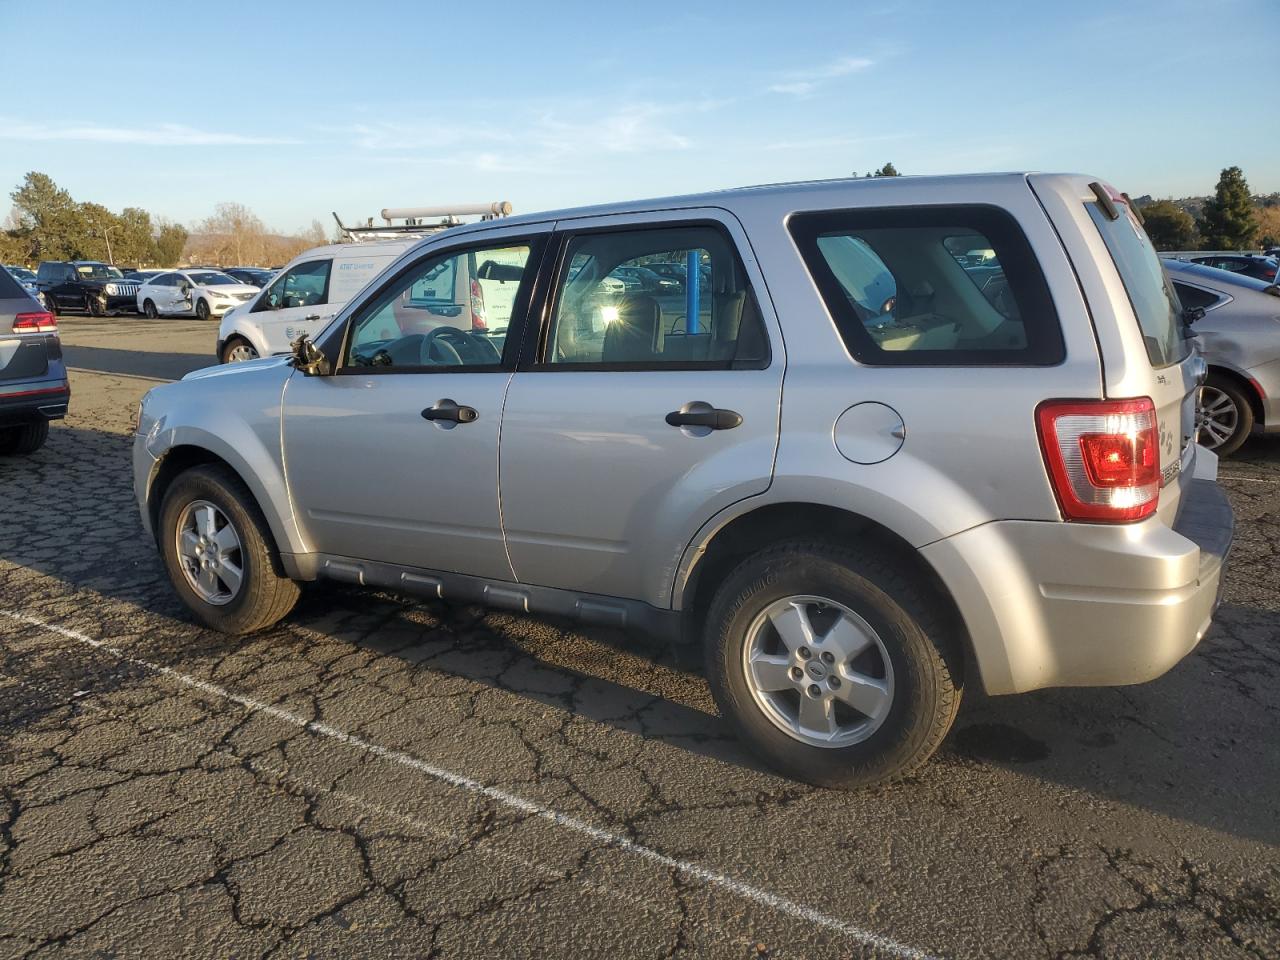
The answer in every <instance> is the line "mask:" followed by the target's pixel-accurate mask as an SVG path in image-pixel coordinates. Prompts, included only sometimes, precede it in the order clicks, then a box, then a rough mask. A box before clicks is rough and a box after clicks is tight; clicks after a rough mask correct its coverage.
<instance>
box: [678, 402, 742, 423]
mask: <svg viewBox="0 0 1280 960" xmlns="http://www.w3.org/2000/svg"><path fill="white" fill-rule="evenodd" d="M667 423H669V424H670V425H671V426H673V427H710V428H711V429H712V430H732V429H733V428H734V427H736V426H738V425H739V424H740V423H742V414H740V413H738V412H737V411H736V410H724V409H722V408H720V407H713V406H711V404H709V403H703V402H702V401H700V400H699V401H695V402H693V403H686V404H685V405H684V406H683V407H681V408H680V409H679V410H672V411H671V412H670V413H668V414H667Z"/></svg>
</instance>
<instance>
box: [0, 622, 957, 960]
mask: <svg viewBox="0 0 1280 960" xmlns="http://www.w3.org/2000/svg"><path fill="white" fill-rule="evenodd" d="M0 616H3V617H7V618H8V619H10V620H13V621H16V622H18V623H25V624H28V625H29V626H33V627H37V628H39V629H41V630H47V631H48V632H50V633H54V634H57V635H58V636H60V637H65V638H66V639H68V640H74V641H76V642H77V643H81V644H84V645H85V646H88V647H92V648H93V649H95V650H98V651H101V652H103V653H107V654H110V655H111V656H113V657H116V658H117V659H119V660H123V661H124V662H126V663H130V664H133V665H134V666H137V667H141V668H143V669H144V670H148V671H150V672H152V673H157V674H160V675H161V676H164V677H166V678H168V679H169V680H172V681H174V682H175V683H178V684H181V685H182V686H185V687H189V688H191V689H193V690H199V691H200V692H201V693H205V694H208V695H210V696H213V697H217V698H219V699H221V700H226V701H228V702H230V703H234V704H236V705H237V706H239V707H241V708H243V709H244V710H247V711H249V712H250V713H261V714H265V715H266V716H269V717H272V718H274V719H276V720H279V721H281V722H283V723H287V724H290V725H292V726H295V727H299V728H301V729H302V730H305V731H306V732H307V733H310V734H313V735H314V736H318V737H326V738H328V739H331V740H336V741H338V742H339V743H342V744H344V745H346V746H349V747H354V748H355V749H358V750H363V751H365V752H367V753H370V754H372V755H373V756H375V757H378V758H380V759H382V760H387V761H389V762H391V763H396V764H399V765H400V766H403V767H408V768H410V769H412V770H416V771H417V772H419V773H423V774H426V775H427V776H429V777H431V778H433V779H435V780H440V781H442V782H444V783H448V784H450V785H451V786H454V787H458V788H459V789H462V790H466V791H467V792H469V793H474V794H479V795H480V796H484V797H487V798H488V799H490V800H492V801H494V802H495V803H499V804H502V805H503V806H506V807H511V808H512V809H515V810H519V811H521V812H522V813H527V814H529V815H531V816H535V817H539V818H541V819H543V820H546V821H549V822H550V823H553V824H555V825H556V826H558V827H563V828H565V829H566V830H571V831H573V832H574V833H578V834H581V835H583V836H585V837H589V838H591V839H592V840H595V841H597V842H599V843H603V844H605V845H607V846H610V847H614V848H616V849H619V850H623V851H625V852H627V853H631V854H634V855H636V856H638V857H640V858H642V859H644V860H648V861H650V862H651V863H656V864H658V865H659V866H663V867H666V868H667V869H669V870H675V871H676V872H678V873H680V874H681V875H683V876H685V877H688V878H691V879H694V880H698V881H701V882H702V883H705V884H708V885H709V886H713V887H718V888H720V889H722V890H727V891H729V892H730V893H732V894H735V895H736V896H739V897H741V898H742V899H744V900H749V901H751V902H753V903H756V904H758V905H760V906H764V907H769V908H770V909H772V910H776V911H778V912H779V913H783V914H786V915H788V916H790V917H794V918H795V919H798V920H804V921H806V922H808V923H812V924H815V925H817V926H819V927H823V928H825V929H827V930H830V931H833V932H836V933H841V934H844V935H845V936H847V937H848V938H849V939H851V940H854V941H856V942H857V943H859V944H861V945H862V946H865V947H869V948H872V949H875V950H879V951H881V952H883V953H884V954H886V955H889V956H894V957H902V958H904V960H936V958H934V957H932V956H931V955H930V954H928V953H925V952H924V951H922V950H917V949H916V948H915V947H910V946H907V945H906V944H903V943H898V942H897V941H896V940H892V939H890V938H889V937H885V936H882V935H880V934H878V933H873V932H871V931H869V930H863V929H862V928H861V927H857V926H855V925H853V924H851V923H848V922H846V921H844V920H841V919H840V918H838V917H833V916H831V915H829V914H826V913H823V912H822V911H820V910H817V909H816V908H814V907H810V906H807V905H806V904H803V903H797V902H796V901H794V900H789V899H787V898H786V897H783V896H779V895H778V894H776V893H770V892H769V891H768V890H764V889H762V888H760V887H757V886H754V885H753V884H750V883H746V882H744V881H742V880H735V879H734V878H733V877H728V876H725V875H724V874H722V873H718V872H716V871H715V870H710V869H708V868H707V867H702V866H699V865H698V864H696V863H690V862H689V861H687V860H680V859H677V858H675V857H669V856H667V855H666V854H664V853H660V852H658V851H657V850H654V849H653V848H652V847H647V846H645V845H644V844H641V843H636V842H635V841H634V840H630V839H628V838H627V837H624V836H621V835H620V834H616V833H612V832H610V831H608V830H605V829H603V828H601V827H597V826H594V825H592V824H590V823H588V822H587V821H585V820H580V819H579V818H577V817H574V816H571V815H569V814H567V813H561V812H560V811H558V810H554V809H552V808H551V807H547V806H543V805H542V804H540V803H535V802H534V801H532V800H526V799H525V798H524V797H520V796H517V795H516V794H514V793H508V792H507V791H506V790H502V789H499V788H498V787H490V786H487V785H485V784H483V783H481V782H480V781H478V780H473V779H472V778H471V777H468V776H465V775H464V774H460V773H454V772H453V771H452V770H446V769H444V768H443V767H438V766H436V765H435V764H432V763H427V762H426V761H425V760H419V759H418V758H417V757H414V756H411V755H409V754H407V753H402V752H400V751H399V750H390V749H388V748H386V747H382V746H379V745H378V744H376V743H371V742H370V741H368V740H365V739H363V738H362V737H358V736H356V735H355V734H351V733H347V732H346V731H345V730H339V729H338V728H336V727H333V726H330V725H329V724H327V723H317V722H316V721H314V720H308V719H306V718H305V717H301V716H298V715H297V714H295V713H290V712H289V711H288V710H284V709H281V708H280V707H275V706H272V705H271V704H269V703H263V702H262V701H260V700H255V699H253V698H252V697H246V696H243V695H242V694H238V693H234V692H232V691H231V690H228V689H226V688H225V687H220V686H218V685H217V684H214V683H209V682H207V681H205V680H201V679H199V678H198V677H192V676H188V675H187V674H185V673H182V672H180V671H178V670H174V669H173V668H172V667H166V666H164V665H163V664H159V663H152V662H151V661H149V660H142V659H140V658H138V657H134V656H130V655H129V654H128V653H125V652H124V651H123V650H121V649H119V648H118V647H113V646H111V645H110V644H109V643H106V642H105V641H102V640H95V639H94V638H93V637H90V636H88V635H87V634H83V633H80V632H79V631H77V630H70V629H68V628H66V627H62V626H59V625H58V624H55V623H49V622H48V621H46V620H41V619H40V618H38V617H32V616H29V615H27V614H25V613H21V612H19V611H17V610H0Z"/></svg>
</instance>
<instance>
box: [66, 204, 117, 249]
mask: <svg viewBox="0 0 1280 960" xmlns="http://www.w3.org/2000/svg"><path fill="white" fill-rule="evenodd" d="M79 207H80V222H81V223H82V224H83V225H84V232H83V235H82V238H81V240H80V242H79V245H78V246H77V248H76V252H75V254H74V256H75V257H76V259H85V260H101V261H103V262H104V263H115V261H116V257H115V244H116V241H117V240H119V239H120V223H119V218H118V217H116V215H115V214H114V213H112V212H111V211H110V210H108V209H107V208H106V207H104V206H103V205H102V204H100V203H82V204H80V205H79Z"/></svg>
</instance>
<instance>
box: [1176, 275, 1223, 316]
mask: <svg viewBox="0 0 1280 960" xmlns="http://www.w3.org/2000/svg"><path fill="white" fill-rule="evenodd" d="M1173 289H1174V290H1176V291H1178V299H1179V300H1180V301H1182V305H1183V306H1184V307H1199V308H1200V309H1202V310H1208V309H1209V308H1210V307H1216V306H1217V305H1218V304H1219V303H1220V302H1222V300H1223V297H1222V296H1221V295H1220V294H1217V293H1212V292H1211V291H1209V290H1205V289H1203V288H1201V287H1193V286H1191V284H1189V283H1179V282H1178V281H1177V280H1175V281H1173Z"/></svg>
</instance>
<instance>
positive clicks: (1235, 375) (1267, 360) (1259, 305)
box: [1164, 259, 1280, 457]
mask: <svg viewBox="0 0 1280 960" xmlns="http://www.w3.org/2000/svg"><path fill="white" fill-rule="evenodd" d="M1164 267H1165V270H1166V271H1167V272H1168V274H1169V279H1170V280H1171V281H1173V287H1174V289H1175V290H1176V291H1177V293H1178V299H1179V300H1181V301H1182V306H1183V307H1184V308H1185V309H1186V310H1187V311H1189V315H1188V318H1189V319H1191V320H1192V324H1191V329H1192V330H1193V331H1194V333H1195V334H1196V339H1197V340H1198V341H1199V343H1200V352H1201V355H1202V356H1203V357H1204V359H1205V361H1206V362H1207V363H1208V365H1209V378H1208V380H1207V381H1206V382H1205V385H1204V386H1203V387H1202V388H1201V391H1200V412H1199V415H1198V418H1197V426H1198V428H1199V441H1200V443H1202V444H1203V445H1204V446H1206V447H1208V448H1209V449H1210V450H1213V451H1214V452H1215V453H1217V454H1218V455H1219V456H1224V457H1225V456H1230V455H1231V454H1232V453H1235V452H1236V450H1238V449H1240V445H1241V444H1242V443H1244V441H1245V440H1246V439H1247V438H1248V437H1249V434H1250V433H1251V432H1253V431H1254V430H1257V431H1258V432H1260V433H1266V434H1270V433H1277V432H1280V286H1277V285H1276V284H1274V283H1266V282H1264V281H1262V280H1255V279H1253V278H1251V277H1246V276H1243V275H1242V274H1239V273H1232V272H1229V271H1227V270H1219V269H1217V268H1216V267H1206V266H1201V265H1200V264H1196V263H1188V262H1186V261H1183V260H1175V259H1165V260H1164ZM1201 311H1203V315H1201Z"/></svg>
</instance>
